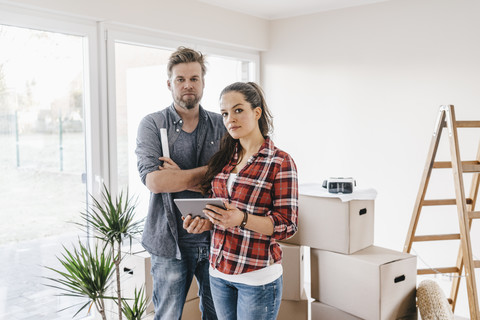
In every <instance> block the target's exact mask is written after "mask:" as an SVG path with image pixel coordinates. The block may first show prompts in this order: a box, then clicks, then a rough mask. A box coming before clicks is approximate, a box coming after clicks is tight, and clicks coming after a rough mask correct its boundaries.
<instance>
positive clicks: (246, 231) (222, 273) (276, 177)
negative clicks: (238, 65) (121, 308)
mask: <svg viewBox="0 0 480 320" xmlns="http://www.w3.org/2000/svg"><path fill="white" fill-rule="evenodd" d="M220 109H221V114H222V116H223V123H224V125H225V127H226V128H227V134H226V135H225V137H224V138H223V139H222V143H221V145H220V150H219V151H218V152H217V153H216V154H215V155H214V156H213V157H212V159H211V160H210V162H209V166H208V171H207V174H206V176H205V179H204V183H203V184H202V187H203V188H204V191H209V192H210V193H211V196H212V197H215V198H221V199H223V200H224V202H225V207H226V210H224V209H221V208H218V207H215V206H207V209H208V210H205V213H206V215H207V216H208V217H209V220H206V219H203V220H200V219H198V218H195V219H194V220H192V219H191V218H190V217H187V218H186V219H185V221H184V227H185V228H186V229H187V230H188V231H189V232H194V233H197V232H203V231H205V230H208V229H212V228H213V234H212V240H211V251H210V286H211V290H212V297H213V300H214V304H215V310H216V312H217V316H218V318H219V319H228V320H231V319H255V320H257V319H276V317H277V314H278V310H279V307H280V302H281V299H282V272H283V270H282V265H281V259H282V251H281V248H280V246H279V244H278V243H277V242H276V240H282V239H286V238H289V237H291V236H292V235H294V234H295V232H296V230H297V204H298V182H297V171H296V166H295V163H294V162H293V159H292V158H291V157H290V155H288V154H287V153H286V152H284V151H281V150H279V149H278V148H276V147H275V146H274V144H273V142H272V140H271V139H270V137H269V136H268V134H269V133H270V131H271V129H272V117H271V115H270V111H269V110H268V108H267V105H266V103H265V99H264V95H263V92H262V90H261V88H260V87H259V86H258V85H257V84H255V83H253V82H248V83H241V82H237V83H234V84H231V85H229V86H228V87H226V88H225V89H224V90H223V91H222V93H221V95H220Z"/></svg>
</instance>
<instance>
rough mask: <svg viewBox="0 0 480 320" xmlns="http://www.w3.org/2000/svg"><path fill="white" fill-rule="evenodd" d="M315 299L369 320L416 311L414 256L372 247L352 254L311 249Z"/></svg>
mask: <svg viewBox="0 0 480 320" xmlns="http://www.w3.org/2000/svg"><path fill="white" fill-rule="evenodd" d="M310 259H311V269H312V273H311V276H312V291H311V293H312V298H313V299H315V300H318V301H320V302H322V303H324V304H327V305H330V306H332V307H335V308H338V309H340V310H342V311H345V312H347V313H350V314H352V315H354V316H357V317H360V318H363V319H369V320H380V319H382V320H384V319H389V320H390V319H399V318H403V317H406V316H408V315H410V314H413V313H416V306H415V290H416V276H417V259H416V257H415V256H413V255H411V254H408V253H403V252H398V251H394V250H390V249H385V248H381V247H376V246H370V247H368V248H366V249H363V250H361V251H358V252H356V253H354V254H351V255H346V254H340V253H335V252H330V251H325V250H317V249H312V250H311V252H310Z"/></svg>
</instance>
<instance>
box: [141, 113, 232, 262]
mask: <svg viewBox="0 0 480 320" xmlns="http://www.w3.org/2000/svg"><path fill="white" fill-rule="evenodd" d="M199 112H200V116H199V121H198V127H197V163H198V166H199V167H200V166H204V165H206V164H207V163H208V160H210V158H211V156H212V155H213V154H214V153H215V152H217V150H218V147H219V145H220V139H221V138H222V136H223V135H224V133H225V127H224V125H223V120H222V116H221V115H220V114H217V113H214V112H210V111H206V110H204V109H203V108H202V107H201V106H200V110H199ZM182 125H183V121H182V119H181V118H180V116H179V115H178V113H177V112H176V110H175V107H174V105H173V104H172V105H170V107H168V108H166V109H163V110H161V111H158V112H155V113H151V114H149V115H147V116H145V117H144V118H143V119H142V121H141V122H140V125H139V127H138V134H137V148H136V149H135V153H136V155H137V167H138V172H139V174H140V178H141V179H142V182H143V184H145V181H146V177H147V174H149V173H150V172H153V171H156V170H158V166H159V165H160V164H161V161H160V160H158V158H159V157H161V156H162V143H161V138H160V128H166V129H167V136H168V147H169V150H173V148H175V140H176V139H177V138H178V136H179V134H180V130H182ZM172 160H173V161H175V159H172ZM177 164H178V165H179V166H180V167H182V165H181V163H177ZM174 208H175V204H174V203H173V198H172V195H171V194H170V193H158V194H154V193H151V194H150V203H149V206H148V215H147V220H146V222H145V227H144V230H143V238H142V244H143V246H144V247H145V249H146V250H147V251H148V252H149V253H150V254H154V255H158V256H162V257H167V258H177V259H181V253H180V249H179V243H178V232H177V230H178V229H177V218H176V216H175V210H174Z"/></svg>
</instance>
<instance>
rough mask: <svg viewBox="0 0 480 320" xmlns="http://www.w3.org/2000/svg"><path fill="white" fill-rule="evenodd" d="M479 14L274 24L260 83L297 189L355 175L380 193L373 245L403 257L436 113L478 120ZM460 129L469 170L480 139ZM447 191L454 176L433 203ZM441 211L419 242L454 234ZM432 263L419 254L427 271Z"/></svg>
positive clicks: (416, 0)
mask: <svg viewBox="0 0 480 320" xmlns="http://www.w3.org/2000/svg"><path fill="white" fill-rule="evenodd" d="M479 16H480V2H479V1H475V0H460V1H459V0H393V1H389V2H384V3H379V4H373V5H368V6H362V7H355V8H349V9H342V10H337V11H331V12H326V13H319V14H314V15H309V16H302V17H297V18H291V19H283V20H276V21H273V22H272V23H271V29H270V46H269V49H268V51H266V52H265V53H263V54H262V70H261V71H262V73H261V74H262V83H263V85H264V88H265V91H266V95H267V101H268V102H269V105H270V107H271V109H272V111H273V113H274V116H275V129H276V130H275V132H276V134H275V141H276V142H277V144H278V145H279V146H280V147H281V148H283V149H284V150H286V151H288V152H290V153H291V154H292V156H293V157H294V159H295V160H296V163H297V165H298V169H299V176H300V182H301V183H302V182H321V181H323V179H324V178H326V177H329V176H353V177H354V178H356V180H357V183H358V186H359V187H373V188H375V189H377V191H378V196H377V199H376V213H375V214H376V216H375V219H376V221H375V244H377V245H380V246H384V247H388V248H392V249H395V250H402V249H403V245H404V242H405V237H406V233H407V229H408V225H409V223H410V218H411V214H412V209H413V205H414V202H415V198H416V194H417V191H418V186H419V182H420V178H421V175H422V172H423V168H424V165H425V160H426V155H427V150H428V147H429V144H430V139H431V135H432V131H433V126H434V122H435V119H436V117H437V113H438V108H439V106H440V105H442V104H453V105H455V107H456V114H457V119H460V120H468V119H471V120H480V90H479V88H480V41H479V39H480V19H478V17H479ZM463 130H468V134H466V135H465V134H462V137H464V140H463V142H464V143H463V144H462V148H463V149H462V150H463V151H462V154H463V155H464V158H465V160H472V159H473V158H474V156H475V154H476V148H477V146H478V142H479V140H478V139H479V138H478V137H479V136H480V129H463ZM472 130H477V131H472ZM471 133H476V135H475V137H476V138H473V134H471ZM444 142H445V141H444ZM463 145H464V147H463ZM446 146H447V147H445V146H444V144H443V143H442V147H441V150H440V153H441V156H442V158H443V159H446V156H447V155H448V153H447V152H446V151H448V145H446ZM467 149H469V150H467ZM437 173H438V171H437ZM467 177H469V176H467ZM467 180H468V179H467ZM468 181H469V180H468ZM451 182H452V178H451V172H450V171H445V172H443V173H441V174H440V175H439V174H435V176H434V177H433V178H432V182H431V189H430V191H431V192H430V193H429V195H430V196H431V198H440V197H453V195H454V193H453V190H454V189H453V188H451V187H449V186H448V185H450V184H451ZM467 186H468V187H469V186H470V184H467ZM452 209H453V211H451V210H452ZM477 210H478V209H477ZM444 211H445V210H444ZM446 211H448V212H445V213H443V211H442V214H441V215H439V219H435V220H432V217H433V214H432V212H433V211H431V212H428V210H426V209H425V210H424V213H423V214H422V219H424V220H428V221H426V222H425V223H424V224H423V227H422V226H420V227H419V232H423V231H426V230H427V229H432V230H434V231H433V233H440V232H447V233H449V232H455V230H453V231H452V230H451V229H452V225H453V226H454V228H453V229H458V228H456V225H458V224H457V223H456V221H457V220H456V211H455V209H454V207H450V210H446ZM300 219H301V217H300ZM420 223H421V224H422V221H421V222H420ZM477 227H480V226H478V225H477ZM475 230H476V231H475V232H476V234H477V237H476V238H474V242H476V243H477V249H476V252H475V253H474V254H475V255H476V257H477V258H479V257H480V248H479V245H478V244H479V243H480V228H475ZM429 248H430V249H431V248H433V246H432V244H430V245H429ZM445 248H449V249H453V250H452V253H451V256H450V258H453V259H450V260H448V261H449V262H445V261H444V260H445V259H441V263H444V262H445V264H446V265H449V266H450V265H454V264H455V258H456V250H457V245H456V244H454V243H451V244H447V243H441V244H439V250H440V251H439V250H437V251H433V252H435V255H436V258H441V257H440V256H446V255H443V254H442V255H440V254H439V252H443V250H444V249H445ZM417 250H420V249H417ZM474 250H475V249H474ZM419 252H420V251H419ZM430 253H431V252H430V250H426V251H425V252H421V254H420V253H419V255H420V257H421V258H422V259H426V262H427V264H430V263H432V264H433V262H432V260H431V259H430V258H431V257H429V255H430ZM449 254H450V253H449ZM433 266H438V264H433ZM478 278H479V276H478V275H477V279H478ZM479 287H480V286H479ZM447 292H448V291H447Z"/></svg>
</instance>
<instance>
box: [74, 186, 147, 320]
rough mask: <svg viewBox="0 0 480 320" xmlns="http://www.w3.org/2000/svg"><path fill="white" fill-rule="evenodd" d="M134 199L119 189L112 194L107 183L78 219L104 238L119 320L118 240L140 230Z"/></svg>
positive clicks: (120, 246) (129, 236) (121, 240)
mask: <svg viewBox="0 0 480 320" xmlns="http://www.w3.org/2000/svg"><path fill="white" fill-rule="evenodd" d="M135 207H136V203H135V202H134V201H132V199H131V198H129V196H128V189H127V191H126V193H125V194H124V193H123V191H120V193H119V194H118V196H117V197H115V198H114V197H112V195H111V193H110V192H109V191H108V189H107V187H106V186H105V185H104V186H103V191H102V194H101V200H97V199H95V198H94V197H92V204H91V205H90V206H89V207H88V210H87V211H86V212H84V213H82V219H83V220H84V221H85V223H86V224H87V225H89V226H92V227H93V229H94V233H95V237H96V238H97V239H99V240H102V241H104V242H105V247H104V248H105V249H107V250H108V249H109V250H111V254H112V257H113V262H114V264H115V273H116V283H117V305H118V315H119V320H122V291H121V281H120V274H121V273H120V262H121V261H122V244H123V243H124V240H127V239H128V240H129V242H130V245H131V244H132V240H133V238H134V237H135V236H136V235H138V234H140V233H141V232H142V226H143V220H140V221H134V216H135Z"/></svg>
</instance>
